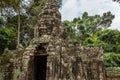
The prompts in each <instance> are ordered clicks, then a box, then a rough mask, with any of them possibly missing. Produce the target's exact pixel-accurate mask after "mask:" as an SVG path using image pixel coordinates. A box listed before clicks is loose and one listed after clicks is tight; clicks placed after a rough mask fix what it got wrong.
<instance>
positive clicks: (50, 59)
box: [0, 3, 107, 80]
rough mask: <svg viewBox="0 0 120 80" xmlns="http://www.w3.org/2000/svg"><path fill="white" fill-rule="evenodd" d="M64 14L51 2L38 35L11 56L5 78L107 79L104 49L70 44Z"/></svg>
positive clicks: (11, 79)
mask: <svg viewBox="0 0 120 80" xmlns="http://www.w3.org/2000/svg"><path fill="white" fill-rule="evenodd" d="M64 34H65V30H64V27H63V26H62V22H61V14H60V12H59V11H58V10H57V8H56V5H54V4H52V3H47V4H46V5H45V7H44V9H43V10H42V12H41V13H40V14H39V19H38V22H37V25H36V26H35V30H34V39H33V40H32V41H31V43H30V45H29V46H28V47H27V48H26V49H25V51H24V52H23V53H22V56H21V57H19V58H14V59H13V60H11V62H10V64H9V65H7V67H6V68H5V67H4V68H2V69H1V68H0V69H1V71H3V73H4V74H1V75H0V77H1V79H2V80H107V78H106V75H105V69H104V64H103V50H102V49H101V48H88V47H84V46H81V45H79V44H75V45H72V44H68V43H67V41H66V40H65V39H64V37H65V36H64Z"/></svg>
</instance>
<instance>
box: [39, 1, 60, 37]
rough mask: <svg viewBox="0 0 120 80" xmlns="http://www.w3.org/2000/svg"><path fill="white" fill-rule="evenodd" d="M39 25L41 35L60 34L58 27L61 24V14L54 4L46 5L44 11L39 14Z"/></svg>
mask: <svg viewBox="0 0 120 80" xmlns="http://www.w3.org/2000/svg"><path fill="white" fill-rule="evenodd" d="M39 17H40V18H39V20H38V27H39V30H38V31H39V35H45V34H47V35H51V34H53V33H54V34H55V35H59V34H58V31H59V30H58V29H59V27H60V26H61V25H60V23H61V14H60V12H59V11H58V10H57V8H56V6H55V5H53V4H50V3H49V4H47V5H45V7H44V9H43V11H42V12H41V13H40V15H39Z"/></svg>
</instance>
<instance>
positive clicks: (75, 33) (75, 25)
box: [63, 12, 114, 44]
mask: <svg viewBox="0 0 120 80" xmlns="http://www.w3.org/2000/svg"><path fill="white" fill-rule="evenodd" d="M113 19H114V15H112V14H111V12H107V13H104V14H103V15H102V16H100V15H95V16H89V15H88V13H87V12H85V13H84V14H83V16H82V18H74V20H73V21H64V22H63V24H64V26H65V28H66V31H67V36H68V37H67V39H68V40H69V41H73V42H74V41H78V43H81V44H83V41H84V40H85V39H86V38H88V37H90V36H92V35H93V34H95V33H96V32H97V31H99V30H101V29H105V28H108V27H109V26H110V25H111V23H112V20H113ZM70 39H71V40H70ZM72 39H74V40H72Z"/></svg>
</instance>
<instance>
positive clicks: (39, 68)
mask: <svg viewBox="0 0 120 80" xmlns="http://www.w3.org/2000/svg"><path fill="white" fill-rule="evenodd" d="M34 68H35V80H46V68H47V56H36V57H35V67H34Z"/></svg>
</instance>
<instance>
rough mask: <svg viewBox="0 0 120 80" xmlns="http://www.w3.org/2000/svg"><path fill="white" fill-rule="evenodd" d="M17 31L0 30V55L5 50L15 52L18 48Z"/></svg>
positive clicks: (10, 29)
mask: <svg viewBox="0 0 120 80" xmlns="http://www.w3.org/2000/svg"><path fill="white" fill-rule="evenodd" d="M16 35H17V34H16V30H15V29H14V28H0V54H2V53H3V51H4V49H5V48H8V49H10V50H13V49H15V48H16V38H17V37H16Z"/></svg>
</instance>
